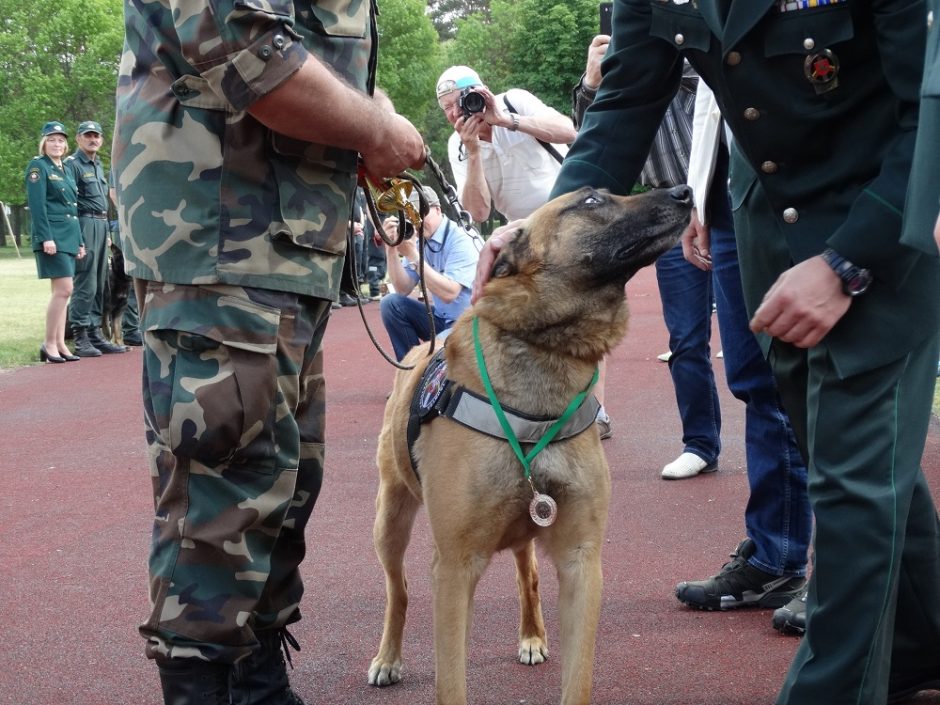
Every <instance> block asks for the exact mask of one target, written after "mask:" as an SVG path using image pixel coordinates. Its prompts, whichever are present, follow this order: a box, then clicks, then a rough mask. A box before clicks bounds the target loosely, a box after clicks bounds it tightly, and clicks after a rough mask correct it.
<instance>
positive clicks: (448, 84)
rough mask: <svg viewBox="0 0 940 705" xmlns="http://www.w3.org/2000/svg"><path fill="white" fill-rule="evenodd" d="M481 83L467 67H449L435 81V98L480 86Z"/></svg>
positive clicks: (475, 74)
mask: <svg viewBox="0 0 940 705" xmlns="http://www.w3.org/2000/svg"><path fill="white" fill-rule="evenodd" d="M482 85H483V81H481V80H480V77H479V76H478V75H477V72H476V71H474V70H473V69H472V68H470V67H469V66H451V67H450V68H449V69H447V70H446V71H445V72H444V73H442V74H441V77H440V78H439V79H437V97H438V98H440V97H441V96H442V95H447V94H448V93H451V92H452V91H459V90H463V89H464V88H470V86H482Z"/></svg>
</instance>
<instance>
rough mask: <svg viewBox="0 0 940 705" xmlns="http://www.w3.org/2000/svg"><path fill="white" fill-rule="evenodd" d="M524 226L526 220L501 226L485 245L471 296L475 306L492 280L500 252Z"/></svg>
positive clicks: (471, 301)
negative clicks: (494, 266) (491, 276)
mask: <svg viewBox="0 0 940 705" xmlns="http://www.w3.org/2000/svg"><path fill="white" fill-rule="evenodd" d="M523 225H525V220H513V221H512V222H509V223H506V225H501V226H500V227H498V228H496V230H494V231H493V234H492V235H490V238H489V240H487V241H486V244H484V245H483V249H482V250H480V259H479V260H478V261H477V273H476V276H475V277H474V278H473V291H472V292H471V294H470V303H471V304H475V303H476V302H477V301H479V299H480V297H481V296H482V295H483V287H484V286H485V285H486V282H488V281H489V280H490V275H491V274H492V273H493V265H494V264H495V263H496V257H497V255H499V251H500V250H501V249H503V247H504V246H505V245H506V244H507V243H508V242H509V241H510V240H512V239H513V238H515V237H516V235H518V234H519V231H520V230H522V226H523Z"/></svg>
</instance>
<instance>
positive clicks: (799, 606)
mask: <svg viewBox="0 0 940 705" xmlns="http://www.w3.org/2000/svg"><path fill="white" fill-rule="evenodd" d="M773 624H774V629H776V630H777V631H778V632H780V633H781V634H796V635H798V636H803V633H804V632H805V631H806V588H805V587H804V588H803V589H802V590H800V594H798V595H797V596H796V597H794V598H793V599H792V600H790V601H789V602H788V603H787V604H785V605H784V606H783V607H778V608H777V609H775V610H774V619H773Z"/></svg>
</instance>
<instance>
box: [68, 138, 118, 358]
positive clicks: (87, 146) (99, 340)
mask: <svg viewBox="0 0 940 705" xmlns="http://www.w3.org/2000/svg"><path fill="white" fill-rule="evenodd" d="M75 141H76V142H77V143H78V149H76V150H75V153H74V154H72V155H71V156H69V157H68V159H66V160H65V165H66V168H67V169H69V170H71V172H72V175H73V176H74V177H75V183H76V184H77V185H78V222H79V224H80V225H81V228H82V240H83V241H84V242H85V257H84V258H83V259H80V260H78V261H77V262H76V263H75V288H74V290H73V292H72V300H71V303H70V304H69V327H70V328H71V329H72V337H73V339H74V341H75V354H76V355H78V356H79V357H99V356H100V355H101V353H106V354H111V353H122V352H124V351H125V348H124V346H122V345H115V344H114V343H111V342H109V341H107V340H105V339H104V338H103V337H102V335H101V313H102V311H104V295H105V291H106V290H107V286H108V239H109V233H108V179H107V177H106V176H105V172H104V167H103V166H102V164H101V159H100V158H99V157H98V150H100V149H101V141H102V132H101V125H99V124H98V123H97V122H95V121H94V120H85V121H84V122H82V123H79V125H78V130H76V132H75Z"/></svg>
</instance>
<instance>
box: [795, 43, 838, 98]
mask: <svg viewBox="0 0 940 705" xmlns="http://www.w3.org/2000/svg"><path fill="white" fill-rule="evenodd" d="M803 74H804V75H805V76H806V78H807V80H808V81H809V82H810V83H812V84H813V88H815V89H816V93H817V94H819V93H827V92H828V91H831V90H833V89H834V88H838V87H839V57H837V56H836V55H835V54H834V53H833V52H832V50H830V49H823V50H822V51H819V52H816V53H815V54H810V55H809V56H807V57H806V60H805V61H804V62H803Z"/></svg>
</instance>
